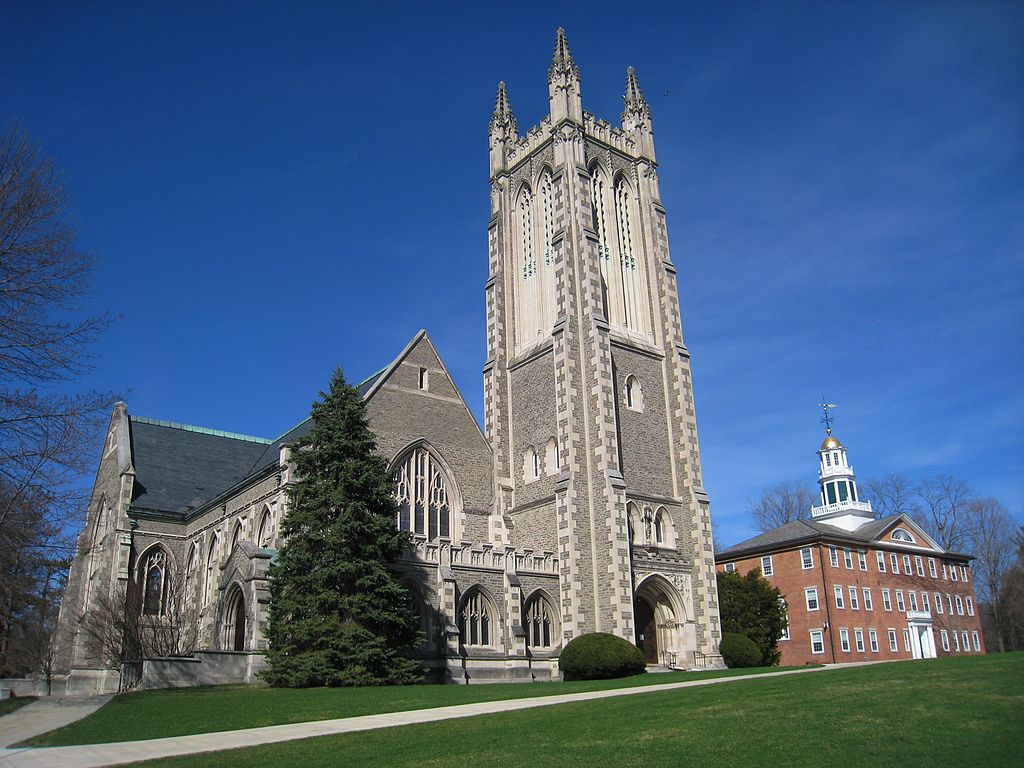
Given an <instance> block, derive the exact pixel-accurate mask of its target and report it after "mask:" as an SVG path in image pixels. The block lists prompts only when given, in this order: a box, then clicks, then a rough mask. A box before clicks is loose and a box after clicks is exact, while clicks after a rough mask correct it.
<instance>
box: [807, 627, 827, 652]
mask: <svg viewBox="0 0 1024 768" xmlns="http://www.w3.org/2000/svg"><path fill="white" fill-rule="evenodd" d="M810 634H811V653H812V654H813V655H815V656H820V655H821V654H823V653H825V638H824V635H823V634H822V631H821V630H820V629H812V630H811V633H810Z"/></svg>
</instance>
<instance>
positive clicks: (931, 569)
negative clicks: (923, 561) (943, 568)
mask: <svg viewBox="0 0 1024 768" xmlns="http://www.w3.org/2000/svg"><path fill="white" fill-rule="evenodd" d="M928 573H930V574H931V575H932V578H933V579H937V578H939V572H938V570H937V569H936V567H935V558H934V557H929V558H928Z"/></svg>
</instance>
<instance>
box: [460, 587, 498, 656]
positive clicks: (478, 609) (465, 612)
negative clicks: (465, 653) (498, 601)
mask: <svg viewBox="0 0 1024 768" xmlns="http://www.w3.org/2000/svg"><path fill="white" fill-rule="evenodd" d="M494 615H495V611H494V607H493V606H492V605H491V601H490V600H488V599H487V597H486V596H485V595H484V593H483V592H481V591H480V590H479V589H473V590H471V591H470V592H469V593H468V594H467V596H466V599H465V600H463V602H462V610H461V611H459V636H460V638H461V640H462V644H463V645H465V646H489V645H492V644H493V642H494V640H495V637H494Z"/></svg>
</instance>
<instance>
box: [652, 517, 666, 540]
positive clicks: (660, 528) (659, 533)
mask: <svg viewBox="0 0 1024 768" xmlns="http://www.w3.org/2000/svg"><path fill="white" fill-rule="evenodd" d="M654 543H655V544H664V543H665V518H664V516H663V515H662V514H661V510H660V509H659V510H658V511H657V512H655V513H654Z"/></svg>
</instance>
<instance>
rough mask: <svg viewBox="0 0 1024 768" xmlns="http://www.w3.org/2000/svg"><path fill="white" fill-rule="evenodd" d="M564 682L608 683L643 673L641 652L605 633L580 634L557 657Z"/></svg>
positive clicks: (643, 664) (645, 667) (645, 666)
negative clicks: (608, 681)
mask: <svg viewBox="0 0 1024 768" xmlns="http://www.w3.org/2000/svg"><path fill="white" fill-rule="evenodd" d="M558 667H559V669H561V671H562V677H563V678H565V679H566V680H607V679H610V678H613V677H629V676H630V675H639V674H641V673H643V672H644V671H646V669H647V662H646V660H645V659H644V655H643V653H642V652H641V651H640V649H639V648H637V647H636V646H635V645H633V644H632V643H631V642H629V641H628V640H623V639H622V638H621V637H616V636H615V635H609V634H606V633H604V632H593V633H591V634H588V635H580V636H579V637H577V638H574V639H573V640H571V641H570V642H569V644H568V645H567V646H565V648H564V649H563V650H562V653H561V655H560V656H559V657H558Z"/></svg>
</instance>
